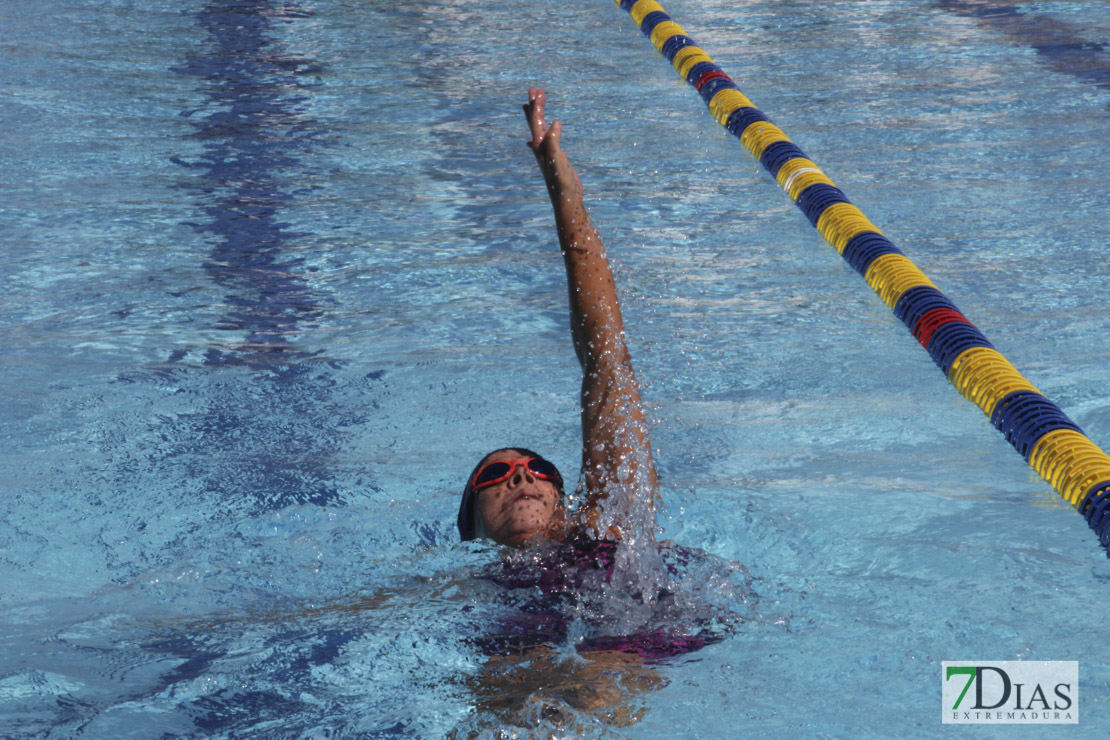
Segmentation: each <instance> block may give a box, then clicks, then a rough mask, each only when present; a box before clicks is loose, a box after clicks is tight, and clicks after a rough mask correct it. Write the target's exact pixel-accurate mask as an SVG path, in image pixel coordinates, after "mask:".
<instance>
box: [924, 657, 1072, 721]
mask: <svg viewBox="0 0 1110 740" xmlns="http://www.w3.org/2000/svg"><path fill="white" fill-rule="evenodd" d="M940 665H941V668H940V685H941V691H940V693H941V703H942V717H943V722H944V724H963V725H985V724H1036V725H1074V724H1078V723H1079V663H1078V662H1077V661H1074V660H1072V661H1066V660H1003V661H993V662H992V661H961V660H952V661H947V660H946V661H944V662H942V663H941V664H940Z"/></svg>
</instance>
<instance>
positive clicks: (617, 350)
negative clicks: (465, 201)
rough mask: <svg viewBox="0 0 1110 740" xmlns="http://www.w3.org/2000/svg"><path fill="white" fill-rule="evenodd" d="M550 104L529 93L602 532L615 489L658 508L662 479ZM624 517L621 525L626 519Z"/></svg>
mask: <svg viewBox="0 0 1110 740" xmlns="http://www.w3.org/2000/svg"><path fill="white" fill-rule="evenodd" d="M544 102H545V99H544V92H543V90H540V89H538V88H530V89H529V90H528V104H527V105H525V106H524V113H525V116H526V117H527V119H528V125H529V126H530V128H531V131H532V140H531V141H529V142H528V147H529V148H530V149H531V150H532V152H533V153H534V154H535V155H536V161H537V162H538V163H539V165H540V171H541V172H542V173H543V177H544V181H545V182H546V183H547V194H548V195H549V196H550V197H551V205H552V208H553V209H554V211H555V227H556V229H557V230H558V233H559V245H560V246H561V247H562V251H563V260H564V262H565V264H566V270H567V287H568V289H569V293H570V327H571V334H572V335H573V338H574V351H575V353H577V355H578V361H579V363H581V365H582V470H583V472H584V476H585V486H586V491H585V494H586V500H585V507H586V510H585V514H586V521H587V523H588V524H590V525H591V526H595V525H596V522H597V516H598V509H597V506H598V503H599V502H600V501H601V500H603V499H605V498H606V497H607V496H608V493H609V491H610V490H611V489H612V488H613V486H615V485H621V484H637V485H638V487H639V491H640V493H641V494H642V495H643V496H645V497H647V498H648V501H649V502H650V503H652V504H653V503H654V498H655V495H656V490H657V482H656V472H655V464H654V462H653V461H652V458H651V443H650V441H649V439H648V434H647V425H646V423H645V420H644V414H643V410H642V409H641V407H640V389H639V386H638V384H637V382H636V375H635V373H633V371H632V360H631V358H630V357H629V354H628V348H627V346H626V345H625V341H624V325H623V323H622V320H621V311H620V305H619V304H618V302H617V289H616V284H615V283H614V281H613V271H612V270H611V269H610V267H609V260H608V258H607V257H606V256H605V247H604V245H603V244H602V243H601V237H600V236H598V233H597V230H596V229H595V228H594V225H593V223H592V222H591V221H590V216H589V214H587V213H586V206H585V204H584V203H583V202H582V182H581V181H580V180H579V179H578V174H577V173H576V172H575V171H574V167H573V166H572V165H571V163H570V160H569V159H567V156H566V154H565V153H564V152H563V149H562V147H561V146H560V142H559V139H560V136H561V134H562V125H561V124H560V122H559V121H555V122H553V123H552V124H551V126H550V127H548V126H547V124H546V122H545V121H544ZM644 465H646V466H647V467H646V470H645V469H643V467H642V466H644ZM645 474H646V475H645ZM645 489H646V490H645ZM616 513H617V515H618V519H619V517H620V515H621V514H623V513H624V512H616Z"/></svg>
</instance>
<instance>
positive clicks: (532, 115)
mask: <svg viewBox="0 0 1110 740" xmlns="http://www.w3.org/2000/svg"><path fill="white" fill-rule="evenodd" d="M546 100H547V96H546V95H545V94H544V91H543V90H541V89H540V88H538V87H530V88H528V102H527V103H526V104H525V105H524V117H525V118H526V119H528V127H529V129H531V132H532V140H531V141H529V142H528V148H529V149H531V150H532V153H533V154H535V155H536V161H537V162H538V163H539V165H540V172H542V173H543V178H544V180H545V181H546V182H547V187H548V189H550V190H551V191H552V192H553V194H554V192H555V191H562V192H565V191H567V190H571V191H573V192H577V193H580V192H581V190H582V183H581V182H580V181H579V179H578V173H576V172H575V171H574V167H573V166H572V165H571V163H570V160H569V159H567V155H566V154H565V153H564V152H563V148H562V147H561V146H560V145H559V139H560V137H561V136H562V133H563V124H562V123H561V122H559V121H554V122H552V124H551V125H550V126H548V125H547V123H546V121H544V104H545V102H546Z"/></svg>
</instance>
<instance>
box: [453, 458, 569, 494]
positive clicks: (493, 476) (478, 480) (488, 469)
mask: <svg viewBox="0 0 1110 740" xmlns="http://www.w3.org/2000/svg"><path fill="white" fill-rule="evenodd" d="M517 465H524V466H525V467H527V468H528V471H529V472H530V473H531V474H532V475H534V476H536V477H537V478H539V479H540V480H549V481H554V482H555V483H558V482H559V481H560V480H562V477H561V476H560V475H559V471H558V469H556V467H555V466H554V465H553V464H551V463H550V462H548V461H547V460H544V459H543V458H542V457H518V458H516V459H515V460H498V461H497V462H491V463H489V464H487V465H483V466H482V469H481V470H479V471H478V472H477V473H475V474H474V481H473V483H471V487H472V488H473V489H474V491H475V492H477V491H480V490H482V489H483V488H489V487H490V486H495V485H497V484H498V483H500V482H501V481H503V480H508V479H509V476H511V475H512V474H513V471H515V470H516V466H517Z"/></svg>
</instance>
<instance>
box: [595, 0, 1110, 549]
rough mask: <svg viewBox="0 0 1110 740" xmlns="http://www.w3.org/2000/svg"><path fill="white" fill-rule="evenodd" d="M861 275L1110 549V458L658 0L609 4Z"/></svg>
mask: <svg viewBox="0 0 1110 740" xmlns="http://www.w3.org/2000/svg"><path fill="white" fill-rule="evenodd" d="M613 1H614V3H615V4H617V5H620V7H621V9H623V10H626V11H628V13H629V14H630V15H631V16H632V20H633V21H635V23H636V25H637V26H639V28H640V30H641V31H642V32H643V33H644V35H645V36H647V37H648V38H649V39H650V40H651V43H652V44H653V45H654V46H655V48H656V49H657V50H658V51H659V52H660V53H661V54H662V55H663V56H664V57H666V58H667V60H668V61H669V62H670V63H671V64H672V65H673V66H674V68H675V69H676V70H677V71H678V73H679V74H680V75H681V76H682V78H683V79H685V80H686V82H687V83H688V84H690V85H691V86H692V87H693V88H694V89H695V90H697V91H698V93H699V94H700V95H701V97H702V99H703V100H704V101H705V103H706V105H707V106H708V107H709V112H710V113H711V114H712V115H713V117H714V118H716V119H717V122H718V123H719V124H721V125H722V126H724V127H725V128H726V129H727V130H728V132H729V133H731V134H732V135H733V136H735V137H736V138H738V139H740V143H741V144H743V145H744V147H745V148H746V149H747V150H748V151H750V152H751V153H752V155H753V156H755V158H756V159H758V160H759V161H760V163H761V164H762V165H763V166H764V167H765V168H766V169H767V171H768V172H770V173H771V176H772V177H774V178H775V180H776V181H777V182H778V183H779V185H780V186H782V188H783V189H784V190H785V191H786V192H787V193H788V194H789V195H790V198H791V199H792V200H793V201H794V203H795V204H796V205H797V206H798V207H799V208H800V209H801V210H802V212H803V213H805V215H806V218H808V219H809V222H810V223H811V224H813V226H814V227H816V229H817V230H818V231H819V232H820V233H821V236H822V237H824V238H825V240H826V241H827V242H828V243H829V244H831V245H832V246H833V248H834V249H836V251H837V252H838V253H839V254H840V255H841V256H842V257H843V258H844V259H845V260H846V261H847V262H848V264H849V265H851V266H852V267H853V269H855V270H856V271H857V272H859V273H860V274H861V275H862V276H863V278H864V280H866V281H867V284H868V285H870V286H871V288H872V289H873V290H874V291H875V292H876V293H877V294H878V295H879V297H880V298H882V300H883V302H884V303H886V305H887V306H888V307H889V308H890V309H891V310H892V311H893V312H894V315H895V316H897V317H898V318H899V319H900V320H901V321H902V322H903V323H904V324H905V325H906V327H907V328H908V329H909V330H910V332H911V333H912V334H913V335H914V338H916V339H917V340H918V341H919V342H920V343H921V345H922V346H923V347H924V348H925V349H926V351H928V353H929V356H930V357H932V358H933V361H934V362H935V363H936V364H937V365H938V366H939V367H940V369H941V371H942V372H944V374H945V376H946V377H947V378H948V379H949V380H950V381H951V382H952V384H953V385H954V386H956V388H957V390H959V391H960V393H961V394H962V395H963V396H964V398H966V399H968V400H969V401H971V402H972V403H974V404H975V405H976V406H978V407H979V408H980V409H982V411H983V413H985V414H986V415H987V416H988V417H990V420H991V423H992V424H993V425H994V426H995V428H997V429H998V430H999V431H1000V432H1002V434H1003V435H1005V437H1006V441H1008V442H1009V443H1010V444H1011V445H1013V447H1014V449H1016V450H1017V451H1018V452H1019V453H1021V455H1022V456H1023V457H1024V458H1025V460H1026V462H1028V463H1029V465H1030V466H1031V467H1032V468H1033V469H1034V470H1036V471H1037V473H1038V474H1039V475H1040V476H1041V477H1042V478H1044V480H1045V481H1046V482H1048V484H1049V485H1051V486H1052V487H1053V489H1055V491H1056V492H1057V493H1058V494H1060V496H1061V497H1063V498H1064V499H1065V500H1066V501H1067V502H1068V503H1070V504H1071V505H1072V506H1074V507H1075V508H1076V509H1078V510H1079V512H1080V514H1082V515H1083V516H1084V517H1085V518H1086V520H1087V523H1088V524H1089V525H1090V526H1091V528H1092V529H1093V530H1095V533H1096V534H1097V535H1098V537H1099V542H1100V543H1101V544H1102V545H1103V546H1110V456H1107V454H1106V453H1105V452H1103V451H1102V450H1101V449H1100V448H1099V447H1098V446H1097V445H1095V443H1094V442H1092V441H1091V440H1090V439H1089V438H1088V437H1087V436H1086V435H1085V434H1084V433H1083V430H1081V429H1080V428H1079V426H1078V425H1077V424H1076V423H1075V422H1073V421H1072V420H1071V419H1069V418H1068V417H1067V415H1066V414H1064V412H1063V411H1061V410H1060V408H1059V407H1058V406H1057V405H1056V404H1054V403H1053V402H1052V401H1050V400H1049V399H1048V398H1046V397H1045V396H1044V394H1042V393H1041V392H1040V391H1038V390H1037V389H1036V388H1035V387H1034V386H1033V385H1032V384H1031V383H1030V382H1029V381H1028V380H1026V379H1025V377H1023V376H1022V375H1021V373H1019V372H1018V371H1017V369H1015V368H1014V366H1013V365H1012V364H1010V362H1009V360H1007V359H1006V358H1005V357H1003V356H1002V354H1001V353H1000V352H998V351H997V350H996V349H995V348H994V346H993V345H991V343H990V342H989V341H988V340H987V338H986V337H985V336H983V333H982V332H981V331H979V329H978V328H977V327H976V326H975V325H974V324H972V323H971V321H969V320H968V319H967V317H966V316H964V315H963V314H962V313H961V312H960V310H959V309H958V308H957V307H956V305H955V304H954V303H953V302H952V301H950V300H949V299H948V298H947V297H946V296H945V295H944V294H943V293H941V292H940V290H939V289H938V288H937V286H936V285H934V284H933V282H932V281H931V280H929V278H928V277H926V276H925V274H924V273H923V272H921V270H919V269H918V268H917V266H916V265H914V263H913V262H912V261H910V259H909V258H908V257H906V255H905V254H903V253H902V251H901V250H900V249H898V248H897V247H896V246H894V244H893V243H892V242H891V241H890V240H889V239H887V238H886V236H884V235H883V233H882V231H880V230H879V228H878V227H876V226H875V225H874V224H873V223H871V222H870V221H869V220H868V219H867V217H866V216H865V215H864V214H863V212H862V211H860V209H859V208H856V207H855V206H854V205H852V204H851V202H850V201H849V200H848V198H847V196H845V195H844V191H842V190H841V189H840V188H838V187H836V185H835V184H834V183H833V181H832V180H830V179H829V178H828V176H826V175H825V173H823V172H822V171H821V169H820V168H819V167H818V166H817V165H816V164H815V163H814V162H813V160H811V159H809V158H808V157H807V156H806V154H805V153H804V152H803V151H802V150H801V149H799V148H798V147H797V146H796V145H795V144H794V143H793V142H791V141H790V139H789V138H788V137H787V136H786V134H785V133H783V132H782V130H781V129H779V128H778V127H777V126H775V125H774V124H773V123H771V121H770V119H769V118H767V116H765V115H764V114H763V113H762V112H761V111H760V110H759V109H758V108H756V107H755V106H754V105H752V102H751V101H750V100H748V98H747V97H746V96H745V95H744V94H743V93H742V92H740V89H739V87H738V86H737V85H736V83H735V82H733V80H732V78H730V77H729V76H728V75H727V74H725V72H724V70H723V69H721V67H719V66H718V65H717V64H715V63H714V62H713V59H712V58H711V57H710V56H709V55H708V54H707V53H706V52H705V50H704V49H702V48H701V47H699V46H698V45H697V43H695V41H694V39H692V38H691V37H690V36H689V35H687V33H686V31H685V30H684V29H683V28H682V26H680V25H679V24H677V23H675V22H674V21H673V20H672V19H671V16H670V15H668V14H667V12H666V11H665V10H664V9H663V6H661V5H660V4H659V3H658V2H655V0H613Z"/></svg>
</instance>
